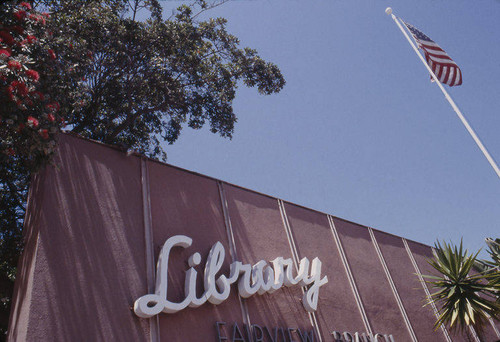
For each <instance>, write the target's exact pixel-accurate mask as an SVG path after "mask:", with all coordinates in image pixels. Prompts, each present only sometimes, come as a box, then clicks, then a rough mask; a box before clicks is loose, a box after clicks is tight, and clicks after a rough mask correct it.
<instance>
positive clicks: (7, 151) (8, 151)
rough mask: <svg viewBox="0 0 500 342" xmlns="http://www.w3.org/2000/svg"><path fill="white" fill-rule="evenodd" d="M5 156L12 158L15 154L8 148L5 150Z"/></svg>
mask: <svg viewBox="0 0 500 342" xmlns="http://www.w3.org/2000/svg"><path fill="white" fill-rule="evenodd" d="M5 154H6V155H8V156H13V155H15V154H16V152H15V151H14V150H13V149H11V148H10V147H9V148H8V149H6V150H5Z"/></svg>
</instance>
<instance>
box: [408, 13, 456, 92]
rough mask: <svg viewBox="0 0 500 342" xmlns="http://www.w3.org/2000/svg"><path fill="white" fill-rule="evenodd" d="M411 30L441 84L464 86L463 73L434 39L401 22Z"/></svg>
mask: <svg viewBox="0 0 500 342" xmlns="http://www.w3.org/2000/svg"><path fill="white" fill-rule="evenodd" d="M401 21H402V22H403V24H405V26H406V27H407V28H408V30H410V32H411V34H412V36H413V38H414V39H415V41H416V42H417V45H418V47H419V48H421V49H422V50H424V55H425V59H426V60H427V64H428V65H429V67H430V68H431V69H432V71H433V72H434V74H435V75H436V77H437V78H438V79H439V81H440V82H441V83H444V84H447V85H449V86H450V87H453V86H457V85H461V84H462V71H461V70H460V68H459V67H458V65H457V63H455V62H454V61H453V60H452V59H451V58H450V56H448V55H447V54H446V52H444V50H443V49H441V48H440V47H439V45H437V44H436V43H435V42H434V41H433V40H432V39H430V38H429V37H427V36H426V35H425V34H424V33H422V32H421V31H419V30H417V29H416V28H415V27H414V26H412V25H410V24H408V23H406V22H404V21H403V20H401Z"/></svg>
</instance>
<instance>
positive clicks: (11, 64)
mask: <svg viewBox="0 0 500 342" xmlns="http://www.w3.org/2000/svg"><path fill="white" fill-rule="evenodd" d="M7 67H8V68H9V69H11V70H14V69H15V70H21V63H19V62H18V61H15V60H10V61H9V63H7Z"/></svg>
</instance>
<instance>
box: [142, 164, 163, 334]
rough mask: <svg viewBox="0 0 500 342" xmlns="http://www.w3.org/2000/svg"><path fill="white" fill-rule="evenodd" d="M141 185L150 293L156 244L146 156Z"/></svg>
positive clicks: (152, 321)
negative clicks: (154, 241)
mask: <svg viewBox="0 0 500 342" xmlns="http://www.w3.org/2000/svg"><path fill="white" fill-rule="evenodd" d="M141 185H142V210H143V218H144V241H145V245H146V246H145V247H146V277H147V285H148V293H154V292H155V272H154V244H153V224H152V221H153V220H152V217H151V194H150V188H149V172H148V164H147V160H146V159H145V158H141ZM158 320H159V318H158V316H157V315H156V316H154V317H151V318H149V330H150V340H151V342H158V341H160V325H159V321H158Z"/></svg>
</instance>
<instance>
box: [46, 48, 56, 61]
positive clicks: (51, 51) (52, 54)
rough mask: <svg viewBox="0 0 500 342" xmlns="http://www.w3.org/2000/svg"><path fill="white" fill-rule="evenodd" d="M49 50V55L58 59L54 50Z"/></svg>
mask: <svg viewBox="0 0 500 342" xmlns="http://www.w3.org/2000/svg"><path fill="white" fill-rule="evenodd" d="M47 52H48V53H49V56H50V58H51V59H56V58H57V56H56V53H55V52H54V50H52V49H48V50H47Z"/></svg>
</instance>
